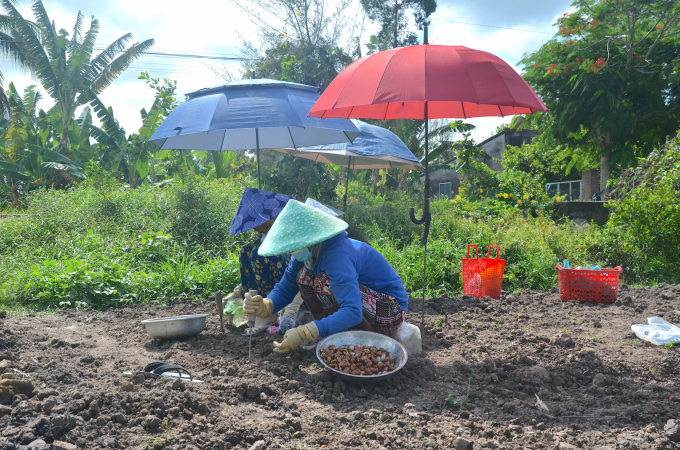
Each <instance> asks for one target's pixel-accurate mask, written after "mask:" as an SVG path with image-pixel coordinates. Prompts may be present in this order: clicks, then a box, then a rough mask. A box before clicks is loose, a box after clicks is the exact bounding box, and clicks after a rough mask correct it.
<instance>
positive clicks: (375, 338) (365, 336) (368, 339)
mask: <svg viewBox="0 0 680 450" xmlns="http://www.w3.org/2000/svg"><path fill="white" fill-rule="evenodd" d="M358 344H361V345H362V346H365V345H370V346H373V347H378V348H384V349H385V350H387V351H388V352H389V353H390V355H395V356H396V357H397V358H396V361H395V363H394V370H393V371H392V372H387V373H383V374H378V375H351V374H347V373H344V372H342V371H340V370H336V369H332V368H331V367H329V366H328V364H326V363H325V362H324V360H323V359H322V358H321V350H323V349H325V348H328V347H330V346H331V345H335V346H336V347H341V346H343V345H358ZM316 357H317V358H318V359H319V361H321V364H323V365H324V367H326V368H327V369H329V370H331V371H332V372H334V373H335V374H336V375H337V376H339V377H340V378H344V379H346V380H350V381H354V382H362V381H363V382H375V381H382V380H385V379H387V378H389V377H390V376H392V375H394V374H395V373H397V372H399V370H401V368H402V367H404V365H406V361H407V360H408V353H406V349H405V348H404V346H403V345H401V344H400V343H399V342H397V341H395V340H394V339H392V338H391V337H388V336H385V335H383V334H379V333H372V332H370V331H343V332H342V333H336V334H333V335H331V336H328V337H327V338H325V339H324V340H322V341H321V342H319V345H317V346H316Z"/></svg>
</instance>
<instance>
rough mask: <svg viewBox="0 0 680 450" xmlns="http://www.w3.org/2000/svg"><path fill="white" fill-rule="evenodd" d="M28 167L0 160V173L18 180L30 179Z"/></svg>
mask: <svg viewBox="0 0 680 450" xmlns="http://www.w3.org/2000/svg"><path fill="white" fill-rule="evenodd" d="M26 172H28V169H26V168H25V167H24V166H21V165H19V164H12V163H10V162H7V161H0V174H2V175H5V176H8V177H10V178H14V179H15V180H19V181H31V178H32V177H31V176H30V175H28V174H27V173H26Z"/></svg>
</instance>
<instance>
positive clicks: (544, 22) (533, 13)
mask: <svg viewBox="0 0 680 450" xmlns="http://www.w3.org/2000/svg"><path fill="white" fill-rule="evenodd" d="M572 1H573V0H513V1H505V0H475V1H474V2H471V1H468V0H439V2H438V8H437V11H436V13H435V16H437V17H439V16H442V15H446V16H448V17H451V20H459V21H461V22H474V23H481V24H485V25H495V26H500V27H510V28H521V27H520V25H528V26H532V27H533V26H538V29H539V30H540V31H550V29H549V28H550V25H551V24H552V23H553V22H554V20H555V18H556V17H558V16H559V15H561V14H562V13H564V12H566V11H568V10H569V9H570V5H571V3H572Z"/></svg>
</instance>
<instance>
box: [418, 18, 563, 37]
mask: <svg viewBox="0 0 680 450" xmlns="http://www.w3.org/2000/svg"><path fill="white" fill-rule="evenodd" d="M430 20H436V21H437V22H448V23H457V24H460V25H474V26H476V27H486V28H497V29H499V30H509V31H520V32H522V33H536V34H549V35H551V36H552V35H553V34H555V33H548V32H547V31H535V30H522V29H517V28H506V27H497V26H495V25H484V24H481V23H470V22H459V21H457V20H456V21H453V20H444V19H430Z"/></svg>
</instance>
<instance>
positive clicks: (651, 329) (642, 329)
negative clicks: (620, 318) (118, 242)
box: [630, 317, 680, 345]
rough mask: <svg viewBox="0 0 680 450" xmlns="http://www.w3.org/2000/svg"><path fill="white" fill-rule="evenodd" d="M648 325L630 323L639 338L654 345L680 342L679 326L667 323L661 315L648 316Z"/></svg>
mask: <svg viewBox="0 0 680 450" xmlns="http://www.w3.org/2000/svg"><path fill="white" fill-rule="evenodd" d="M647 321H648V322H649V325H632V326H631V327H630V328H631V330H633V333H635V335H636V336H637V337H639V338H640V339H643V340H645V341H649V342H651V343H652V344H654V345H666V344H670V343H671V342H673V343H675V344H680V328H678V327H676V326H675V325H673V324H672V323H668V322H666V321H665V320H663V319H662V318H661V317H648V318H647Z"/></svg>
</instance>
